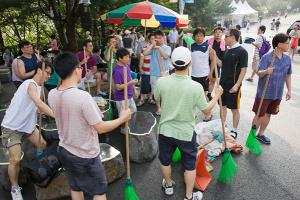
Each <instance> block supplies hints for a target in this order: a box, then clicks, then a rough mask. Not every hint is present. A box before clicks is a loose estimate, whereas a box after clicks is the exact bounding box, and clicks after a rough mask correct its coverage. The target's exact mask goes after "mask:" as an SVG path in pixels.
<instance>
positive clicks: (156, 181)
mask: <svg viewBox="0 0 300 200" xmlns="http://www.w3.org/2000/svg"><path fill="white" fill-rule="evenodd" d="M288 20H289V18H288ZM291 20H292V19H291ZM291 20H290V21H289V22H290V23H291ZM287 24H288V22H287ZM255 29H256V27H253V28H252V29H251V32H249V33H247V35H251V34H252V35H254V31H255ZM282 29H284V27H282ZM245 48H246V49H247V50H248V52H249V55H250V58H249V61H250V60H251V57H252V47H251V46H247V45H245ZM250 69H251V68H249V70H248V75H249V74H250V73H251V70H250ZM256 86H257V79H255V81H254V82H253V83H249V82H246V81H244V82H243V89H242V99H241V101H242V102H241V121H240V125H239V132H240V134H239V137H238V141H239V142H241V143H242V144H244V143H245V140H246V137H247V135H248V132H249V130H250V128H251V127H250V126H251V120H252V117H253V113H252V112H251V108H252V105H253V101H254V96H255V93H256ZM10 87H11V86H9V85H6V87H5V91H6V92H4V93H2V94H0V104H3V103H5V102H7V100H8V99H10V98H11V96H12V92H11V91H12V89H10ZM143 109H144V110H148V111H154V107H153V106H150V105H149V106H146V107H145V108H143ZM228 113H229V115H228V123H229V124H230V122H231V115H230V112H228ZM214 116H215V117H216V116H217V110H215V115H214ZM299 116H300V55H297V56H296V57H295V60H294V62H293V75H292V100H290V101H288V102H286V101H285V100H283V101H282V104H281V107H280V113H279V114H278V115H277V116H275V117H272V119H271V123H270V125H269V127H268V129H267V132H266V134H267V135H268V136H270V138H271V140H272V144H271V145H270V146H262V147H263V153H262V154H261V155H260V156H258V157H257V156H254V155H253V154H250V153H248V151H247V150H245V151H244V152H243V153H242V154H240V155H233V157H234V160H235V162H236V164H237V165H238V175H237V178H236V180H235V182H234V184H233V185H224V184H220V183H218V182H217V180H216V177H217V175H218V171H219V167H220V164H221V159H217V160H216V161H214V162H213V166H214V167H215V169H214V171H213V172H212V176H213V181H212V182H211V184H210V185H209V187H208V189H207V190H206V191H205V192H204V198H203V199H204V200H221V199H224V200H282V199H284V200H297V199H298V200H299V199H300V190H299V188H300V170H299V169H300V159H299V158H300V153H299V152H300V136H299V130H300V123H299V118H298V117H299ZM110 142H111V143H112V144H113V145H114V146H115V147H116V148H118V149H119V150H120V151H121V152H122V153H123V155H124V139H123V136H122V135H120V134H119V133H117V132H115V133H112V134H111V139H110ZM123 157H125V156H123ZM131 166H132V168H131V170H132V179H133V181H134V184H135V190H136V192H137V194H138V195H139V197H140V199H141V200H181V199H183V198H184V183H183V176H182V174H183V169H182V167H181V165H180V164H175V165H174V166H173V179H174V180H175V182H176V188H175V195H174V196H172V197H166V196H165V195H164V194H163V192H162V190H161V179H162V177H161V173H160V169H159V161H158V159H157V158H155V159H154V160H153V161H152V162H149V163H145V164H134V163H132V165H131ZM124 185H125V176H124V177H123V178H122V179H120V180H117V181H116V182H114V183H112V184H110V185H109V189H108V193H107V196H108V199H109V200H121V199H124V197H123V194H124ZM22 192H23V194H24V199H25V200H33V199H35V198H34V192H33V190H32V186H31V185H29V186H27V187H25V188H23V190H22ZM0 200H10V194H9V193H8V192H5V191H3V190H2V189H1V188H0Z"/></svg>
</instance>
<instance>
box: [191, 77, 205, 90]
mask: <svg viewBox="0 0 300 200" xmlns="http://www.w3.org/2000/svg"><path fill="white" fill-rule="evenodd" d="M192 80H193V81H196V82H198V83H200V84H201V85H202V87H203V89H204V91H205V92H206V91H208V88H209V79H208V78H207V76H205V77H193V76H192Z"/></svg>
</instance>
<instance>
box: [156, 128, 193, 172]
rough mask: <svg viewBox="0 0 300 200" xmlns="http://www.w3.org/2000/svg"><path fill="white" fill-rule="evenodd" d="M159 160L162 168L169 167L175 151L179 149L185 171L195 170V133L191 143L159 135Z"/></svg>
mask: <svg viewBox="0 0 300 200" xmlns="http://www.w3.org/2000/svg"><path fill="white" fill-rule="evenodd" d="M158 145H159V156H158V158H159V160H160V163H161V164H162V165H163V166H169V165H170V164H171V162H172V156H173V153H174V151H175V149H176V147H178V148H179V150H180V152H181V157H182V165H183V167H184V169H185V170H187V171H192V170H194V169H195V164H196V159H197V148H196V133H194V135H193V138H192V141H182V140H177V139H175V138H171V137H166V136H164V135H162V134H159V138H158Z"/></svg>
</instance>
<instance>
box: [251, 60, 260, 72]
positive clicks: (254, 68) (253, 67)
mask: <svg viewBox="0 0 300 200" xmlns="http://www.w3.org/2000/svg"><path fill="white" fill-rule="evenodd" d="M259 62H260V60H259V59H256V58H253V61H252V70H253V71H255V72H256V71H257V67H258V65H259Z"/></svg>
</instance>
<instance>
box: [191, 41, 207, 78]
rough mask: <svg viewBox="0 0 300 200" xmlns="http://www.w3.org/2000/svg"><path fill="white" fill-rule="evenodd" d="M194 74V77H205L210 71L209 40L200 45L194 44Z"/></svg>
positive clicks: (192, 49) (192, 47) (192, 48)
mask: <svg viewBox="0 0 300 200" xmlns="http://www.w3.org/2000/svg"><path fill="white" fill-rule="evenodd" d="M191 52H192V76H193V77H205V76H208V74H209V72H210V66H209V45H208V44H207V42H204V43H203V44H200V45H198V44H197V43H194V44H192V46H191Z"/></svg>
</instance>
